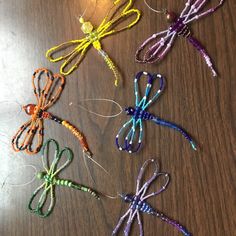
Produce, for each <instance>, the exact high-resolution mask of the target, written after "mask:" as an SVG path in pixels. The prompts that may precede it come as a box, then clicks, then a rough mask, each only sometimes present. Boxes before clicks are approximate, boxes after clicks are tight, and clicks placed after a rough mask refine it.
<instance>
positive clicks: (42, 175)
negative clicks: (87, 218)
mask: <svg viewBox="0 0 236 236" xmlns="http://www.w3.org/2000/svg"><path fill="white" fill-rule="evenodd" d="M52 146H53V149H54V150H55V154H54V159H53V161H52V163H51V165H50V166H49V162H50V161H49V156H50V149H51V148H52ZM44 159H46V162H45V160H44ZM63 159H65V161H64V160H63ZM72 159H73V152H72V151H71V150H70V149H69V148H64V149H62V150H60V148H59V144H58V142H57V141H55V140H53V139H49V140H48V141H47V142H46V143H45V144H44V146H43V148H42V163H43V168H44V171H42V172H39V173H38V174H37V178H38V179H40V180H42V181H43V184H42V185H40V186H39V187H38V188H37V189H36V190H35V191H34V192H33V195H32V197H31V198H30V201H29V204H28V208H29V210H30V211H31V212H33V213H35V214H37V215H38V216H40V217H43V218H45V217H47V216H49V215H50V214H51V213H52V211H53V208H54V206H55V201H56V197H55V187H56V186H58V187H59V186H66V187H69V188H73V189H76V190H81V191H83V192H87V193H89V194H91V195H92V196H93V197H95V198H96V199H98V200H99V199H100V198H99V196H98V194H97V193H96V192H95V191H94V190H92V189H90V188H89V187H86V186H84V185H81V184H77V183H74V182H72V181H70V180H67V179H60V178H58V174H59V173H60V172H61V171H62V170H64V169H65V168H66V167H67V166H68V165H69V164H70V163H71V161H72ZM63 163H64V164H63ZM59 164H60V165H59ZM37 197H38V198H37ZM36 198H37V199H38V200H35V199H36ZM47 199H50V202H49V203H48V204H47Z"/></svg>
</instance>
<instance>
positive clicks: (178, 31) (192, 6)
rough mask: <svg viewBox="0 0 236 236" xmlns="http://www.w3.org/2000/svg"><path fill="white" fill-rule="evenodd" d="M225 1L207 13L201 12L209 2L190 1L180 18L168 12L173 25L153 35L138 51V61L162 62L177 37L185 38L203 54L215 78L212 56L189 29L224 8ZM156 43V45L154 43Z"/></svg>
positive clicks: (168, 17) (200, 0) (221, 0)
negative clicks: (189, 25) (199, 20)
mask: <svg viewBox="0 0 236 236" xmlns="http://www.w3.org/2000/svg"><path fill="white" fill-rule="evenodd" d="M224 1H225V0H220V2H219V4H218V5H217V6H216V7H213V8H210V9H209V10H207V11H204V12H200V11H201V9H202V8H203V7H204V5H205V4H206V3H207V2H208V0H188V1H187V2H186V4H185V8H184V9H183V11H182V12H181V14H180V16H179V17H176V14H175V13H173V12H167V13H166V14H167V19H170V21H171V23H172V24H171V25H170V27H169V28H168V29H167V30H164V31H161V32H159V33H156V34H153V35H152V36H151V37H149V38H148V39H147V40H145V41H144V42H143V44H142V45H141V46H140V47H139V48H138V50H137V51H136V55H135V57H136V61H137V62H141V63H154V62H156V61H160V60H162V59H163V57H164V56H165V55H166V54H167V53H168V52H169V50H170V49H171V47H172V45H173V43H174V40H175V38H176V37H177V36H183V37H185V38H187V40H188V41H189V42H190V43H191V44H192V45H193V46H194V47H195V48H196V49H197V50H198V51H199V52H200V53H201V55H202V57H203V58H204V59H205V61H206V64H207V65H208V67H209V68H210V70H211V71H212V74H213V76H217V73H216V71H215V69H214V67H213V64H212V61H211V58H210V56H209V55H208V53H207V51H206V50H205V49H204V47H203V46H202V45H201V43H200V42H199V41H198V40H197V39H195V38H194V37H193V36H192V34H191V31H190V29H189V27H188V23H190V22H192V21H195V20H198V19H200V18H202V17H204V16H207V15H209V14H212V13H213V12H215V11H216V10H217V9H218V8H219V7H221V6H222V4H223V2H224ZM153 42H154V43H153ZM149 44H151V46H150V47H149V48H148V49H147V51H146V52H145V53H144V56H142V58H141V56H140V54H141V52H142V51H143V49H144V48H145V47H147V45H149Z"/></svg>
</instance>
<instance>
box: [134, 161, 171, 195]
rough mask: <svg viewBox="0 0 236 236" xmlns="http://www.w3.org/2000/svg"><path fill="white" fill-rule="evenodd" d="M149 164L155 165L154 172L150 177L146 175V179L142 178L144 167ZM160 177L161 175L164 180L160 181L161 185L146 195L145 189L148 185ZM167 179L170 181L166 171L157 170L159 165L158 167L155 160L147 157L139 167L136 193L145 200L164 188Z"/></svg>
mask: <svg viewBox="0 0 236 236" xmlns="http://www.w3.org/2000/svg"><path fill="white" fill-rule="evenodd" d="M151 164H153V165H154V167H155V168H154V172H153V174H152V176H151V177H146V178H147V180H144V177H143V176H144V173H145V171H146V169H147V168H148V166H150V165H151ZM161 177H163V179H164V181H162V182H163V183H161V186H158V191H154V192H152V193H150V194H147V195H146V193H147V190H148V188H149V187H150V185H151V184H152V183H153V182H154V181H155V180H156V179H157V178H161ZM146 178H145V179H146ZM169 181H170V178H169V175H168V174H167V173H162V172H159V167H158V164H157V162H156V161H155V160H154V159H149V160H147V161H145V162H144V164H143V166H142V167H141V169H140V171H139V174H138V178H137V186H136V195H139V196H140V197H141V199H142V200H145V199H147V198H149V197H151V196H156V195H158V194H160V193H161V192H163V191H164V190H165V189H166V187H167V185H168V183H169ZM141 184H142V186H141Z"/></svg>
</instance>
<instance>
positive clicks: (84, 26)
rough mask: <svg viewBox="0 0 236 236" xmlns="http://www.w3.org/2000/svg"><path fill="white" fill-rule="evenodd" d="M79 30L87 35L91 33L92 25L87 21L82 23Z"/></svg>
mask: <svg viewBox="0 0 236 236" xmlns="http://www.w3.org/2000/svg"><path fill="white" fill-rule="evenodd" d="M81 30H82V31H83V33H84V34H89V33H91V32H92V31H93V25H92V24H91V22H89V21H87V22H84V23H83V24H82V26H81Z"/></svg>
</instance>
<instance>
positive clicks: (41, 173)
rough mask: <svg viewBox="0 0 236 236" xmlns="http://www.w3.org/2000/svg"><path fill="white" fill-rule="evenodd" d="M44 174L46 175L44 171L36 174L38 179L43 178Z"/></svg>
mask: <svg viewBox="0 0 236 236" xmlns="http://www.w3.org/2000/svg"><path fill="white" fill-rule="evenodd" d="M45 175H46V172H39V173H38V174H37V178H38V179H43V178H44V176H45Z"/></svg>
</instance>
